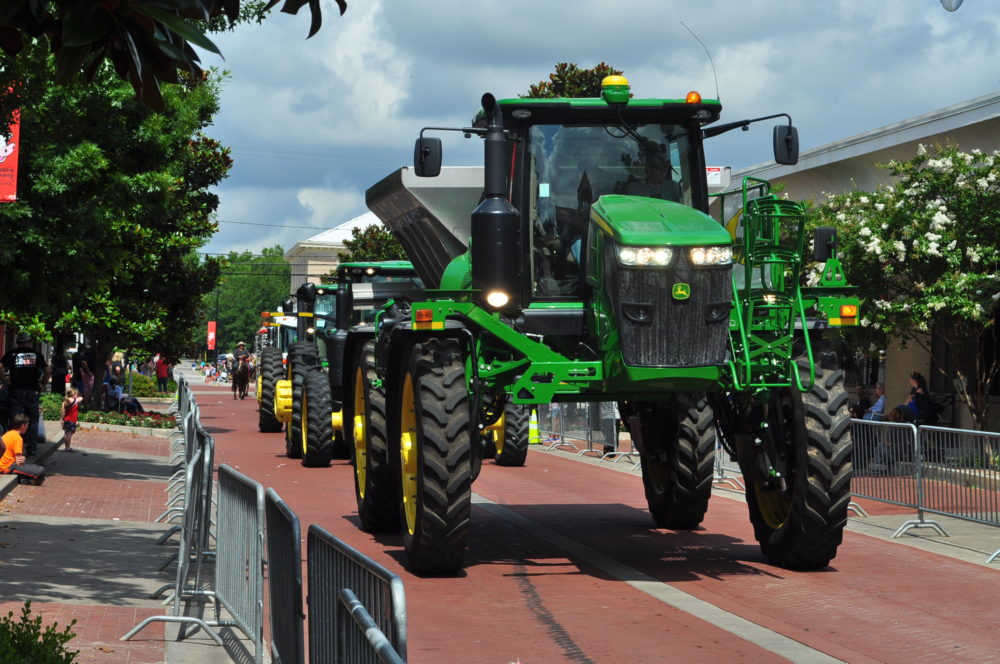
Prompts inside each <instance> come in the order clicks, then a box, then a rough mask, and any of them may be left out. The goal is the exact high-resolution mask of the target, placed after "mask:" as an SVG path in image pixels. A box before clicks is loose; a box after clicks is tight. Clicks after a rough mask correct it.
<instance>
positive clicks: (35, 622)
mask: <svg viewBox="0 0 1000 664" xmlns="http://www.w3.org/2000/svg"><path fill="white" fill-rule="evenodd" d="M75 624H76V620H73V621H72V622H71V623H70V624H69V625H67V626H66V628H65V629H63V630H62V631H57V630H56V627H57V625H56V624H55V623H53V624H51V625H49V626H48V627H46V628H45V629H42V617H41V616H35V617H34V618H32V617H31V601H30V600H29V601H27V602H25V603H24V607H23V608H22V609H21V618H20V620H14V612H13V611H10V612H8V613H7V616H6V617H4V618H0V664H72V662H74V661H75V660H76V656H77V655H79V654H80V651H79V650H73V651H69V650H66V644H67V643H69V642H70V641H72V640H73V638H75V637H76V634H75V633H73V632H71V631H70V629H71V628H72V627H73V625H75Z"/></svg>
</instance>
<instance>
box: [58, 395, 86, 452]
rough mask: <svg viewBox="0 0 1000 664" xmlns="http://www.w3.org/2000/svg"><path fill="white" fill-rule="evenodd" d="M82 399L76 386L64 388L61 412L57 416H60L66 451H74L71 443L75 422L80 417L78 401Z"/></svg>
mask: <svg viewBox="0 0 1000 664" xmlns="http://www.w3.org/2000/svg"><path fill="white" fill-rule="evenodd" d="M82 401H83V397H81V396H80V392H79V391H78V390H77V389H76V388H73V387H71V388H69V389H68V390H66V398H65V399H63V403H62V412H61V413H60V414H59V416H60V417H61V418H62V428H63V440H64V441H65V442H66V451H67V452H76V450H74V449H73V448H72V447H71V445H72V442H73V434H74V433H75V432H76V427H77V422H78V421H79V419H80V402H82Z"/></svg>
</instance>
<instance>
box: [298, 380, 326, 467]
mask: <svg viewBox="0 0 1000 664" xmlns="http://www.w3.org/2000/svg"><path fill="white" fill-rule="evenodd" d="M332 409H333V398H332V397H331V396H330V383H329V382H328V381H327V379H326V375H325V374H323V373H322V372H320V371H311V372H309V373H307V374H305V376H304V378H303V383H302V408H301V410H302V412H301V414H302V435H301V452H302V465H303V466H305V467H306V468H323V467H326V466H329V465H330V459H331V458H333V423H332V421H331V419H330V412H331V410H332Z"/></svg>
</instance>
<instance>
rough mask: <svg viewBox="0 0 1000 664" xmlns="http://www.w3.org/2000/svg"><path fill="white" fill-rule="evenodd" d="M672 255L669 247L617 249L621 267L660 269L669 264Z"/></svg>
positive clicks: (620, 247)
mask: <svg viewBox="0 0 1000 664" xmlns="http://www.w3.org/2000/svg"><path fill="white" fill-rule="evenodd" d="M673 255H674V252H673V249H671V248H670V247H626V246H619V247H618V262H619V263H621V264H622V265H629V266H646V265H651V266H654V267H662V266H664V265H669V264H670V259H671V258H673Z"/></svg>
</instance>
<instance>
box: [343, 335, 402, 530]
mask: <svg viewBox="0 0 1000 664" xmlns="http://www.w3.org/2000/svg"><path fill="white" fill-rule="evenodd" d="M377 378H378V376H377V374H376V373H375V342H374V341H368V342H367V343H365V345H364V346H363V347H362V348H360V349H359V350H358V354H357V359H356V361H355V363H354V394H353V395H352V397H351V398H352V403H353V407H354V412H353V416H352V422H351V425H352V436H351V439H352V440H353V441H354V495H355V497H356V498H357V502H358V516H359V517H360V518H361V528H362V530H364V531H366V532H369V533H395V532H399V528H400V525H401V521H400V512H399V481H398V473H397V470H396V468H395V466H394V464H393V463H392V462H393V461H394V460H395V459H396V458H397V457H396V456H395V455H394V454H393V453H392V452H390V449H389V435H388V434H389V431H388V426H387V421H388V418H387V416H386V414H387V411H386V399H385V387H384V386H383V384H382V383H381V381H378V380H377Z"/></svg>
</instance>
